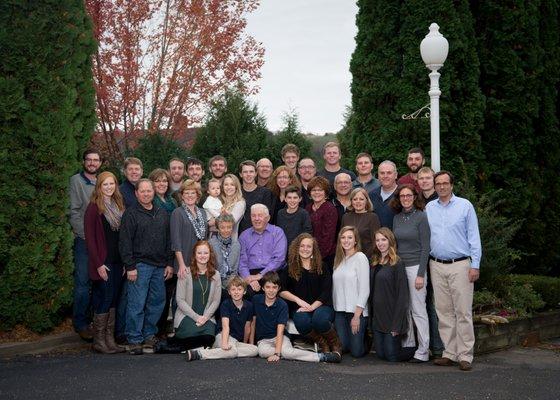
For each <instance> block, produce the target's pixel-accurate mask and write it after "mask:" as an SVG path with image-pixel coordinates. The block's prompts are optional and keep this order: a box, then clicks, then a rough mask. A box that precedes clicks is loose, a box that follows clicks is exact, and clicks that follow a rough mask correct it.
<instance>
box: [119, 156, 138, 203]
mask: <svg viewBox="0 0 560 400" xmlns="http://www.w3.org/2000/svg"><path fill="white" fill-rule="evenodd" d="M123 172H124V177H125V180H124V182H123V183H121V184H120V186H119V190H120V191H121V194H122V195H123V199H124V205H125V207H126V208H129V207H132V206H133V205H135V204H138V200H137V199H136V195H135V194H134V193H135V191H136V183H137V182H138V181H139V180H140V178H142V174H143V173H144V169H143V166H142V161H140V159H138V158H136V157H127V158H125V160H124V168H123Z"/></svg>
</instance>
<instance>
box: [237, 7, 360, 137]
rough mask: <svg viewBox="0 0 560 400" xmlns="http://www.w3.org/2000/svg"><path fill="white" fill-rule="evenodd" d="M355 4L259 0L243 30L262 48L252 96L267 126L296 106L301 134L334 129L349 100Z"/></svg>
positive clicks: (275, 127)
mask: <svg viewBox="0 0 560 400" xmlns="http://www.w3.org/2000/svg"><path fill="white" fill-rule="evenodd" d="M357 11H358V8H357V6H356V4H355V1H354V0H261V4H260V7H259V8H258V9H257V10H256V11H254V12H253V13H251V14H249V15H248V17H247V32H248V33H249V34H250V35H252V36H253V37H254V38H255V39H256V40H257V41H259V42H262V44H263V46H264V48H265V63H264V66H263V67H262V69H261V73H262V77H261V79H260V80H259V81H258V82H257V84H258V86H259V87H260V91H259V93H258V94H257V95H255V96H253V97H252V100H253V101H255V102H256V103H257V104H258V107H259V110H260V111H261V112H262V113H263V114H264V115H265V116H266V119H267V124H268V129H269V130H271V131H277V130H279V129H281V127H282V115H283V114H284V113H285V112H287V111H289V110H295V111H296V112H297V113H298V115H299V122H300V127H301V129H302V131H303V132H304V133H315V134H323V133H327V132H337V131H338V130H340V128H341V127H342V125H343V123H344V112H345V109H346V106H349V105H350V103H351V99H350V82H351V79H352V76H351V75H350V72H349V65H350V57H351V55H352V52H353V51H354V47H355V44H354V37H355V36H356V32H357V28H356V24H355V17H356V13H357Z"/></svg>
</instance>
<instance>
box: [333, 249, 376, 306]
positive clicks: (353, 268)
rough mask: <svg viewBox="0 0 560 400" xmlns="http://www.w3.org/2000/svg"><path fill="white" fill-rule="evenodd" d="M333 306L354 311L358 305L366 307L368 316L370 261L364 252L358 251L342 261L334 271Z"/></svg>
mask: <svg viewBox="0 0 560 400" xmlns="http://www.w3.org/2000/svg"><path fill="white" fill-rule="evenodd" d="M332 278H333V289H332V294H333V307H334V310H335V311H342V312H349V313H354V312H355V311H356V307H361V308H363V309H364V311H363V312H362V316H364V317H367V316H368V308H367V301H368V297H369V261H368V259H367V257H366V255H365V254H364V253H362V252H357V253H354V254H353V255H351V256H350V257H348V258H344V260H343V261H342V262H341V263H340V265H339V266H338V267H337V268H335V269H334V271H333V275H332Z"/></svg>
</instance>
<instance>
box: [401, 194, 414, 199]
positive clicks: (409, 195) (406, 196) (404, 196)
mask: <svg viewBox="0 0 560 400" xmlns="http://www.w3.org/2000/svg"><path fill="white" fill-rule="evenodd" d="M413 197H414V195H413V194H400V195H399V198H401V199H412V198H413Z"/></svg>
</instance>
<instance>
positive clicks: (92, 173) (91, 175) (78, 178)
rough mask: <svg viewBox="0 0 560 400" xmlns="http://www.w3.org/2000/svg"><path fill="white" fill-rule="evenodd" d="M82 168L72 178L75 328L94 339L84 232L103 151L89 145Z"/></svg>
mask: <svg viewBox="0 0 560 400" xmlns="http://www.w3.org/2000/svg"><path fill="white" fill-rule="evenodd" d="M82 160H83V167H84V169H83V171H81V172H79V173H77V174H76V175H73V176H72V177H71V178H70V225H71V226H72V231H73V232H74V307H73V312H72V315H73V318H72V322H73V325H74V330H75V331H76V332H78V334H79V335H80V337H81V338H82V339H84V340H86V341H91V340H92V339H93V336H92V331H91V327H90V322H91V321H90V320H89V318H88V308H89V306H90V300H91V297H90V285H91V281H90V279H89V273H88V255H87V248H86V241H85V236H84V215H85V212H86V208H87V206H88V204H89V199H90V197H91V194H92V193H93V189H95V182H96V181H97V172H98V171H99V168H100V167H101V162H102V160H101V153H100V152H99V151H98V150H96V149H88V150H86V151H85V152H84V153H83V156H82Z"/></svg>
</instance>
